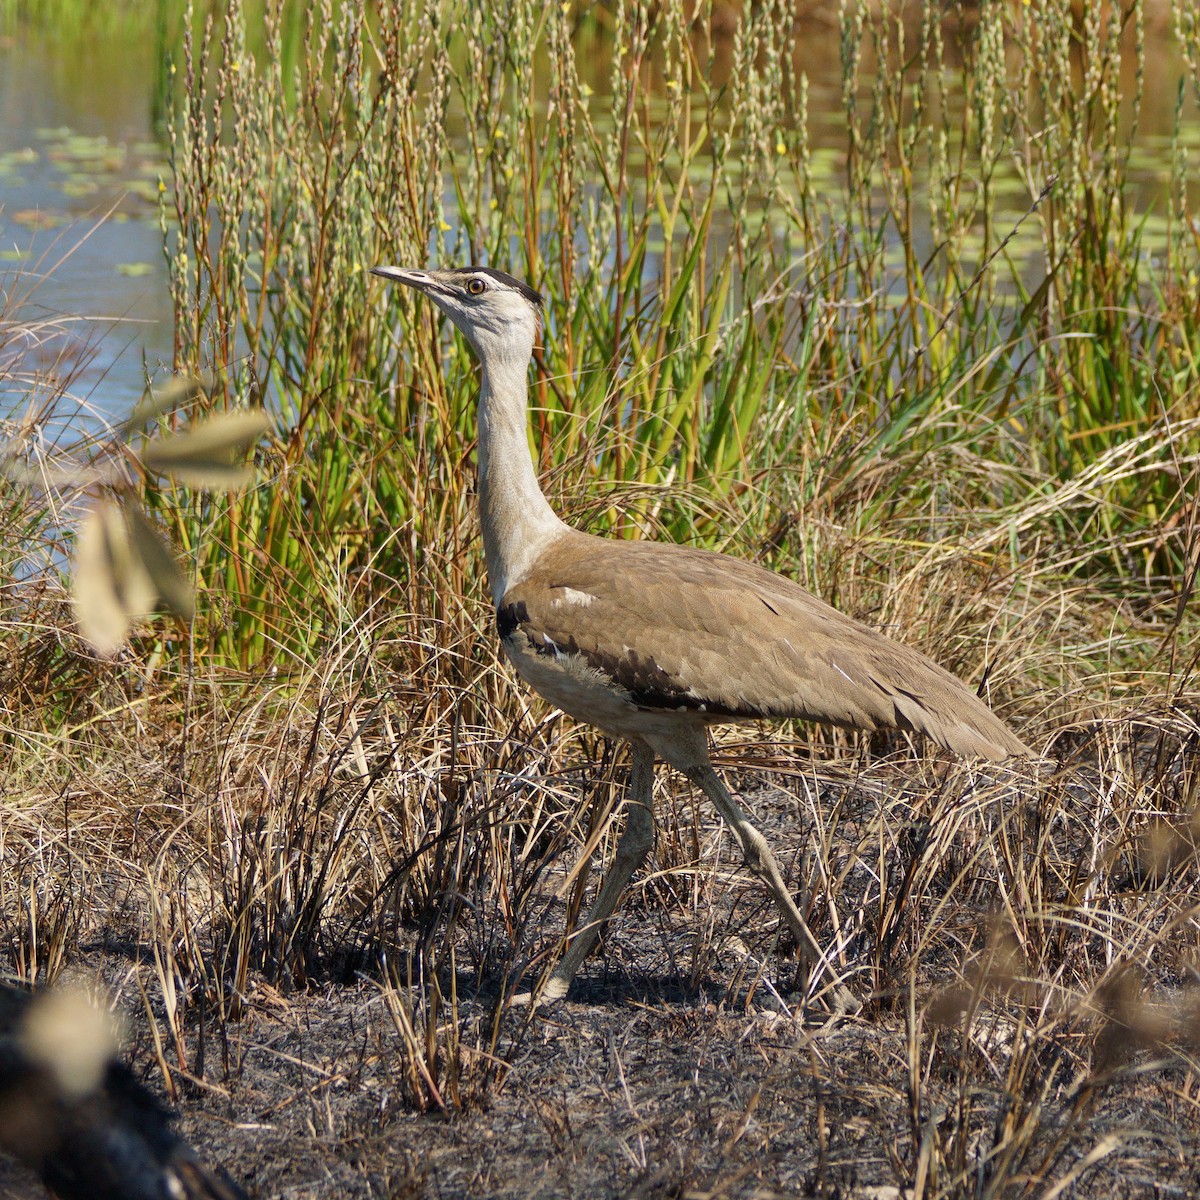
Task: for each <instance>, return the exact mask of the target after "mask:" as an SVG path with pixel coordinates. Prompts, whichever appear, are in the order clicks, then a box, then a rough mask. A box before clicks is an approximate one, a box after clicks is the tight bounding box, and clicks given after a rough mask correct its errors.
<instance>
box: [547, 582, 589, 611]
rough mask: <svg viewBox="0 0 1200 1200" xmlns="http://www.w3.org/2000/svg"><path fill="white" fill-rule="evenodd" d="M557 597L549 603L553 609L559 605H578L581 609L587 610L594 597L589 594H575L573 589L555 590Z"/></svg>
mask: <svg viewBox="0 0 1200 1200" xmlns="http://www.w3.org/2000/svg"><path fill="white" fill-rule="evenodd" d="M555 590H556V591H557V592H558V595H557V596H555V597H554V599H553V600H552V601H551V602H550V603H551V605H552V606H553V607H554V608H557V607H558V606H559V605H560V604H578V605H579V606H580V607H581V608H587V606H588V605H589V604H591V602H592V601H593V600H595V598H596V597H595V596H593V595H592V593H591V592H577V591H576V590H575V589H574V588H570V587H565V588H556V589H555Z"/></svg>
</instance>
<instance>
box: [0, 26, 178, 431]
mask: <svg viewBox="0 0 1200 1200" xmlns="http://www.w3.org/2000/svg"><path fill="white" fill-rule="evenodd" d="M152 42H153V39H151V38H145V37H142V38H136V39H135V38H133V37H130V36H128V35H124V36H123V35H121V34H119V33H114V34H109V35H102V34H89V35H88V36H87V37H80V38H78V39H71V40H70V42H69V43H66V44H64V40H63V38H62V37H60V36H51V35H48V34H44V33H38V32H35V31H33V30H29V29H23V28H20V27H18V28H16V29H11V30H9V31H8V33H7V34H6V35H4V36H0V320H5V321H8V322H11V321H14V320H16V321H18V322H19V323H20V324H21V325H32V326H34V329H33V330H32V331H31V335H32V336H27V337H25V338H23V339H22V340H21V343H20V347H21V350H22V359H23V362H22V367H23V371H24V372H26V373H28V372H29V371H31V370H37V371H41V372H44V373H53V372H57V373H58V375H59V376H60V377H61V376H62V375H63V374H70V376H71V384H70V394H71V396H72V397H74V398H75V399H76V400H77V401H78V403H79V405H80V406H81V407H82V408H83V409H84V410H88V411H91V412H93V413H95V414H96V415H97V416H99V417H100V418H104V419H111V418H113V417H117V418H119V417H120V416H122V415H124V414H126V413H128V411H129V410H130V409H131V408H132V407H133V405H134V404H135V403H136V401H137V399H138V397H139V396H140V395H141V393H142V389H143V382H144V378H145V372H146V370H149V371H150V372H151V374H157V373H159V372H161V370H162V369H164V368H165V367H167V366H169V364H170V360H171V349H172V314H171V304H170V299H169V296H168V294H167V287H166V267H165V263H164V260H163V252H162V235H161V233H160V232H159V228H158V215H157V209H158V199H157V198H158V189H159V179H160V177H164V176H166V177H168V178H169V174H168V168H167V163H166V158H167V155H166V150H165V148H164V146H163V145H162V144H161V142H160V141H159V140H158V138H157V136H156V131H155V129H154V128H153V122H152V115H151V111H152V102H151V98H152V96H153V86H152V85H153V79H154V63H153V61H152V60H151V55H152V53H153V50H152V48H151V45H150V43H152ZM14 297H22V298H23V299H22V300H21V302H20V303H19V305H14V304H13V298H14ZM14 309H16V310H17V311H14ZM144 364H145V365H144ZM47 386H48V387H51V388H52V387H53V383H48V385H47ZM22 390H24V389H22ZM18 401H20V402H22V403H23V402H24V398H23V397H21V396H14V395H11V394H10V395H8V396H3V395H0V419H3V418H5V417H10V416H12V415H13V413H12V411H11V410H12V408H13V406H14V404H15V403H16V402H18Z"/></svg>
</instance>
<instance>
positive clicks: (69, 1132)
mask: <svg viewBox="0 0 1200 1200" xmlns="http://www.w3.org/2000/svg"><path fill="white" fill-rule="evenodd" d="M171 1116H172V1114H171V1113H170V1112H169V1111H168V1110H167V1109H166V1108H164V1107H163V1106H162V1104H160V1103H159V1101H158V1100H157V1099H156V1098H155V1097H154V1096H153V1095H152V1094H151V1093H150V1092H149V1091H147V1090H146V1088H144V1087H143V1086H142V1085H141V1084H140V1083H139V1082H138V1081H137V1079H136V1078H135V1077H134V1074H133V1072H132V1071H131V1070H130V1069H129V1068H128V1067H127V1066H126V1065H125V1063H123V1062H122V1061H121V1060H120V1059H119V1058H117V1057H116V1055H115V1046H114V1044H113V1038H112V1031H111V1028H110V1027H109V1025H108V1023H107V1022H106V1020H105V1019H104V1017H103V1015H102V1014H101V1013H100V1012H99V1011H98V1010H97V1009H96V1008H95V1007H94V1006H93V1004H92V1003H91V1001H90V1000H89V999H88V998H87V997H86V996H84V995H83V994H82V993H81V992H79V991H76V990H73V989H62V988H57V989H50V990H43V991H38V992H34V991H30V990H29V989H27V988H24V987H20V986H18V985H16V984H13V983H6V982H4V983H0V1152H3V1153H6V1154H11V1155H12V1156H13V1157H15V1158H18V1159H20V1160H21V1161H22V1162H24V1163H25V1165H26V1166H28V1167H30V1168H32V1169H33V1170H34V1171H36V1172H37V1174H38V1175H39V1176H41V1179H42V1181H43V1182H44V1183H45V1184H46V1186H47V1187H48V1188H50V1190H51V1191H52V1192H53V1193H54V1194H55V1195H56V1196H59V1197H60V1198H61V1200H246V1194H245V1192H244V1191H243V1190H242V1189H241V1188H240V1187H239V1186H238V1185H237V1184H236V1183H235V1182H234V1181H233V1180H232V1179H231V1178H230V1177H229V1176H228V1175H227V1174H226V1173H225V1172H224V1171H223V1170H221V1168H219V1167H214V1166H209V1165H208V1164H206V1163H204V1162H203V1161H201V1159H200V1158H199V1156H198V1155H197V1154H196V1152H195V1151H194V1150H193V1149H192V1147H191V1146H189V1145H188V1143H187V1142H185V1141H184V1140H183V1138H182V1137H180V1136H179V1134H177V1133H176V1132H175V1131H174V1130H173V1129H172V1128H171Z"/></svg>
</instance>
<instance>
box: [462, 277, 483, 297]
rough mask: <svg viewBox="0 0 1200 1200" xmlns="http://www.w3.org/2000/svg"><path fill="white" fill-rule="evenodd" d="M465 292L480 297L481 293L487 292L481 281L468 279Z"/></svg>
mask: <svg viewBox="0 0 1200 1200" xmlns="http://www.w3.org/2000/svg"><path fill="white" fill-rule="evenodd" d="M467 291H468V292H470V293H471V295H472V296H482V295H483V293H484V292H486V291H487V284H486V283H484V282H483V280H482V279H468V280H467Z"/></svg>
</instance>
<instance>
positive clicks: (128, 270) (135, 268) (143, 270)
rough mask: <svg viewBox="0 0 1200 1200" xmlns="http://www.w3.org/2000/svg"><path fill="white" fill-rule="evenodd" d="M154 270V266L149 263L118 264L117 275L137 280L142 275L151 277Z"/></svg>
mask: <svg viewBox="0 0 1200 1200" xmlns="http://www.w3.org/2000/svg"><path fill="white" fill-rule="evenodd" d="M153 270H154V264H153V263H148V262H127V263H117V274H118V275H128V276H130V277H131V278H133V279H137V278H139V277H140V276H142V275H149V274H151V273H152V272H153Z"/></svg>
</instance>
